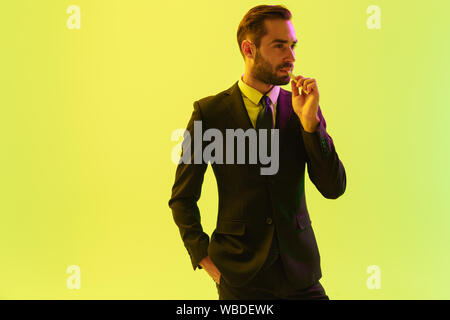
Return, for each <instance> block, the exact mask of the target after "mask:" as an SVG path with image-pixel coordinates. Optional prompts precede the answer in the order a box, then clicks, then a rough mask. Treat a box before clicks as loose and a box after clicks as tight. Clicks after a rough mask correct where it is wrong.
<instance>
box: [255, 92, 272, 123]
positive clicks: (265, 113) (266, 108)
mask: <svg viewBox="0 0 450 320" xmlns="http://www.w3.org/2000/svg"><path fill="white" fill-rule="evenodd" d="M260 102H261V104H262V105H263V108H262V109H261V110H260V111H259V113H258V118H257V119H256V129H272V128H273V116H272V108H270V99H269V97H268V96H262V98H261V100H260Z"/></svg>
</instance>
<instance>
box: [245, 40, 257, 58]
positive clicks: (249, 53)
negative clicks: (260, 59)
mask: <svg viewBox="0 0 450 320" xmlns="http://www.w3.org/2000/svg"><path fill="white" fill-rule="evenodd" d="M242 52H243V53H244V56H246V57H247V58H249V59H254V56H253V54H254V45H253V43H252V42H250V41H248V40H244V41H242Z"/></svg>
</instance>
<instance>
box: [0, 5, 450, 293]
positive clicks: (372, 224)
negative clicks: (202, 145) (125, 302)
mask: <svg viewBox="0 0 450 320" xmlns="http://www.w3.org/2000/svg"><path fill="white" fill-rule="evenodd" d="M263 3H264V2H263ZM72 4H75V5H77V6H79V8H80V9H81V29H79V30H77V29H74V30H70V29H68V28H67V26H66V21H67V19H68V18H69V16H70V14H68V13H67V12H66V10H67V8H68V7H69V6H70V5H72ZM258 4H262V3H261V2H258V1H242V0H239V1H227V2H223V1H181V0H177V1H144V0H141V1H138V0H127V1H125V0H124V1H118V0H116V1H113V0H107V1H106V0H105V1H100V0H71V1H63V0H53V1H52V0H48V1H44V0H41V1H38V0H29V1H25V0H18V1H8V2H6V1H3V2H2V3H1V5H0V12H1V13H0V15H1V18H0V39H1V43H2V46H1V47H2V49H1V53H0V57H1V59H0V66H1V68H0V71H1V78H0V79H1V83H0V85H1V86H0V88H1V89H0V90H1V91H0V104H1V109H0V110H1V111H0V131H1V132H0V134H1V149H0V150H1V157H0V181H1V183H0V186H1V190H0V213H1V221H0V255H1V260H0V298H2V299H217V297H218V296H217V290H216V286H215V284H214V282H213V280H212V279H211V278H210V277H209V276H208V275H207V273H206V272H205V271H204V270H198V271H195V272H194V271H193V269H192V266H191V263H190V260H189V256H188V253H187V251H186V249H185V248H184V246H183V243H182V241H181V237H180V235H179V232H178V228H177V227H176V225H175V223H174V221H173V218H172V213H171V210H170V209H169V207H168V204H167V202H168V200H169V198H170V193H171V188H172V184H173V181H174V176H175V169H176V165H175V164H174V163H172V161H171V152H172V149H173V148H174V146H175V145H176V144H177V143H179V141H171V135H172V132H173V131H174V130H175V129H178V128H185V126H186V124H187V121H188V119H189V117H190V115H191V112H192V109H193V106H192V104H193V102H194V101H195V100H198V99H200V98H202V97H205V96H208V95H213V94H216V93H218V92H220V91H222V90H225V89H227V88H229V87H230V86H231V85H233V84H234V83H235V82H236V81H237V80H238V79H239V77H240V75H241V74H242V73H243V72H244V63H243V60H242V57H241V55H240V53H239V51H238V46H237V41H236V30H237V26H238V24H239V22H240V20H241V19H242V17H243V16H244V14H245V13H246V12H247V11H248V10H249V9H250V8H252V7H253V6H256V5H258ZM266 4H284V5H286V6H287V7H288V8H289V9H290V10H291V12H292V13H293V18H292V22H293V24H294V27H295V29H296V35H297V37H298V39H299V46H298V48H297V49H296V59H297V61H296V63H295V69H294V73H295V74H302V75H304V76H308V77H314V78H316V79H317V82H318V85H319V90H320V93H321V97H320V105H321V108H322V110H323V114H324V116H325V119H326V120H327V130H328V133H329V134H330V135H331V137H332V138H333V141H334V143H335V146H336V150H337V152H338V155H339V157H340V159H341V160H342V162H343V164H344V166H345V169H346V172H347V190H346V192H345V194H344V195H343V196H342V197H340V198H339V199H337V200H327V199H325V198H323V197H322V196H321V195H320V193H319V192H318V191H317V189H315V187H314V185H313V184H312V183H311V181H310V180H309V177H308V178H307V184H306V192H307V195H306V196H307V203H308V209H309V212H310V215H311V219H312V221H313V227H314V230H315V232H316V236H317V241H318V245H319V249H320V253H321V256H322V269H323V278H322V280H321V282H322V284H323V285H324V287H325V289H326V291H327V293H328V295H329V296H330V298H331V299H449V298H450V274H449V272H448V271H449V270H450V256H449V252H450V217H449V209H450V206H449V204H448V201H449V190H450V188H449V182H448V181H449V179H450V170H449V169H448V164H449V162H450V156H449V155H450V152H449V151H448V150H449V148H450V142H449V122H450V111H449V103H450V94H449V92H448V88H449V85H450V80H449V74H450V62H449V61H450V59H449V53H450V52H449V50H450V44H449V40H448V34H449V31H450V23H449V22H448V12H449V11H450V2H448V1H446V0H441V1H438V0H430V1H425V2H423V1H420V2H419V1H406V0H396V1H388V0H370V1H364V0H346V1H334V0H329V1H324V0H322V1H284V2H270V3H266ZM370 5H378V6H379V7H380V9H381V29H379V30H376V29H372V30H371V29H368V27H367V25H366V21H367V19H368V17H369V16H370V14H368V13H366V9H367V8H368V7H369V6H370ZM284 88H285V89H289V86H285V87H284ZM217 200H218V199H217V186H216V182H215V178H214V175H213V173H212V170H211V168H209V169H208V171H207V175H206V177H205V182H204V185H203V191H202V197H201V199H200V201H199V206H200V210H201V213H202V222H203V226H204V229H205V230H206V232H207V233H208V234H211V233H212V231H213V230H214V227H215V223H216V217H217ZM70 265H77V266H79V267H80V269H81V288H80V289H79V290H76V289H75V290H69V289H68V288H67V286H66V280H67V278H68V277H69V276H70V275H69V274H67V273H66V269H67V267H68V266H70ZM370 265H377V266H379V268H380V271H381V288H380V289H375V290H369V289H368V287H367V286H366V281H367V278H368V277H369V276H370V275H369V274H368V273H367V267H368V266H370Z"/></svg>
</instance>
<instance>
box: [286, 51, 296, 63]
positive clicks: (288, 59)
mask: <svg viewBox="0 0 450 320" xmlns="http://www.w3.org/2000/svg"><path fill="white" fill-rule="evenodd" d="M287 61H289V62H295V52H294V49H292V48H289V56H288V58H287Z"/></svg>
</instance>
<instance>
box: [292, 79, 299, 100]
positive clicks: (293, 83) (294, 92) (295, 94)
mask: <svg viewBox="0 0 450 320" xmlns="http://www.w3.org/2000/svg"><path fill="white" fill-rule="evenodd" d="M291 90H292V95H293V96H294V97H296V96H298V95H299V94H300V93H299V92H298V87H297V84H296V83H295V82H294V80H291Z"/></svg>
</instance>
